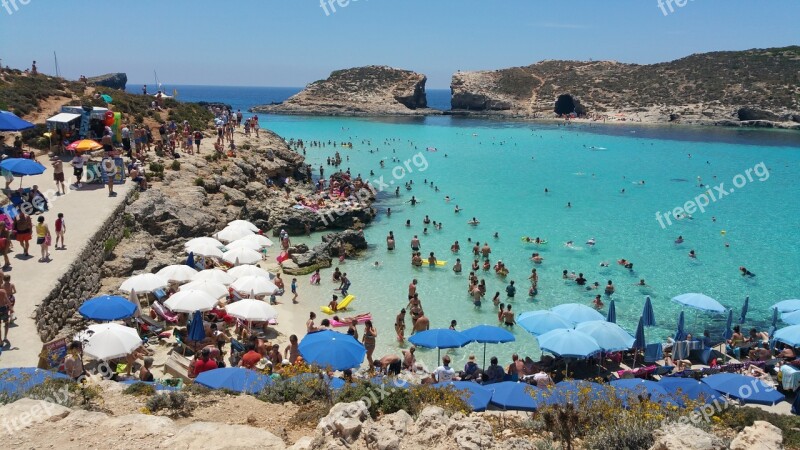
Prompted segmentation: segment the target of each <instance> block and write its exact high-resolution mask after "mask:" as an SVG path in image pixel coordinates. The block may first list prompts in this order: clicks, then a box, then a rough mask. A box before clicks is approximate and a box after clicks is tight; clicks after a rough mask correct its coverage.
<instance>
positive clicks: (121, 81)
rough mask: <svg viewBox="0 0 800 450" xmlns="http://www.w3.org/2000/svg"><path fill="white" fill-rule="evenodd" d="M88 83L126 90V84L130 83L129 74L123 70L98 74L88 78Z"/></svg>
mask: <svg viewBox="0 0 800 450" xmlns="http://www.w3.org/2000/svg"><path fill="white" fill-rule="evenodd" d="M86 81H87V83H89V84H94V85H97V86H104V87H108V88H112V89H119V90H121V91H124V90H125V85H126V84H128V75H127V74H125V73H122V72H118V73H107V74H105V75H98V76H96V77H89V78H87V80H86Z"/></svg>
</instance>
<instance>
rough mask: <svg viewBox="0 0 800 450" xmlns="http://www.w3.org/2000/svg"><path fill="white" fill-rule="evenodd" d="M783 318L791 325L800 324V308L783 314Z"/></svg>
mask: <svg viewBox="0 0 800 450" xmlns="http://www.w3.org/2000/svg"><path fill="white" fill-rule="evenodd" d="M781 320H782V321H784V322H786V323H788V324H789V325H798V324H800V310H799V311H792V312H788V313H783V314H781Z"/></svg>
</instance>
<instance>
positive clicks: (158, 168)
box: [149, 162, 164, 175]
mask: <svg viewBox="0 0 800 450" xmlns="http://www.w3.org/2000/svg"><path fill="white" fill-rule="evenodd" d="M149 167H150V172H153V173H155V174H158V175H163V174H164V165H163V164H159V163H157V162H151V163H150V166H149Z"/></svg>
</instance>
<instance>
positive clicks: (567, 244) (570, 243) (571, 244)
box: [564, 241, 574, 248]
mask: <svg viewBox="0 0 800 450" xmlns="http://www.w3.org/2000/svg"><path fill="white" fill-rule="evenodd" d="M564 247H568V248H574V244H573V242H572V241H567V242H565V243H564Z"/></svg>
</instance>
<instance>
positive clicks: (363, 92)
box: [251, 66, 438, 116]
mask: <svg viewBox="0 0 800 450" xmlns="http://www.w3.org/2000/svg"><path fill="white" fill-rule="evenodd" d="M426 81H427V78H426V77H425V75H422V74H419V73H415V72H412V71H409V70H401V69H394V68H391V67H386V66H366V67H355V68H352V69H345V70H336V71H334V72H332V73H331V74H330V76H329V77H328V78H327V79H325V80H320V81H315V82H313V83H311V84H309V85H308V86H306V88H305V89H304V90H303V91H302V92H300V93H298V94H295V95H293V96H292V97H290V98H289V99H288V100H286V101H285V102H283V103H281V104H275V105H262V106H256V107H254V108H251V111H253V112H270V113H278V114H306V115H307V114H312V115H313V114H319V115H346V116H360V115H419V114H435V113H438V111H435V110H432V109H429V108H428V101H427V96H426V94H425V83H426Z"/></svg>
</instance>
